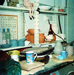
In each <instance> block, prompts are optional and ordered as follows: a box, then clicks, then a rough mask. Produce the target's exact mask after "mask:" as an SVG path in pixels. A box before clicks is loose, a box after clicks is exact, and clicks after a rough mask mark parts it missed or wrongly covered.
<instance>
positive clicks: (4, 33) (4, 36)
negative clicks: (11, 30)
mask: <svg viewBox="0 0 74 75" xmlns="http://www.w3.org/2000/svg"><path fill="white" fill-rule="evenodd" d="M2 44H6V32H5V28H3V31H2Z"/></svg>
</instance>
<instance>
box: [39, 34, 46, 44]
mask: <svg viewBox="0 0 74 75" xmlns="http://www.w3.org/2000/svg"><path fill="white" fill-rule="evenodd" d="M44 41H45V36H44V34H43V33H40V34H39V43H43V42H44Z"/></svg>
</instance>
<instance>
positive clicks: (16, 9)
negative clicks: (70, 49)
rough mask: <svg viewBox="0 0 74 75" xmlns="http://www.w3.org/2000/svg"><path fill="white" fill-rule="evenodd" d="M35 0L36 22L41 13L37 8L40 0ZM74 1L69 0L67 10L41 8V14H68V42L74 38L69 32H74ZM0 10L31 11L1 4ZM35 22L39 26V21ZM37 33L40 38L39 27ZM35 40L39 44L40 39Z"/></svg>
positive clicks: (36, 36)
mask: <svg viewBox="0 0 74 75" xmlns="http://www.w3.org/2000/svg"><path fill="white" fill-rule="evenodd" d="M34 1H35V3H34V4H35V7H34V9H35V10H34V12H36V13H35V15H36V19H35V21H34V22H39V21H38V20H39V18H38V17H39V14H38V13H37V11H36V8H38V6H39V4H38V3H39V0H34ZM73 2H74V0H67V8H68V9H67V12H58V11H57V12H56V11H47V10H46V11H45V10H40V14H56V15H66V16H67V25H65V26H66V27H65V28H66V34H67V41H68V42H70V41H72V40H73V39H71V37H74V35H73V34H72V35H71V34H70V32H69V31H70V30H71V32H73V27H74V26H73V25H74V22H73V20H72V19H71V18H73V19H74V16H73V14H74V7H73ZM0 10H10V11H23V13H28V12H29V10H28V9H26V8H25V7H10V6H1V5H0ZM70 13H71V14H70ZM36 20H37V21H36ZM34 24H35V26H36V27H35V29H36V28H38V25H39V23H34ZM37 24H38V25H37ZM70 25H71V27H69V26H70ZM72 26H73V27H72ZM71 28H72V29H71ZM35 33H36V35H35V38H39V36H38V33H39V32H38V31H37V29H36V31H35ZM69 36H70V38H69ZM70 39H71V40H70ZM35 40H37V41H35V42H36V44H38V39H35Z"/></svg>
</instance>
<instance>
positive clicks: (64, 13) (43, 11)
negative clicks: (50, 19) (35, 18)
mask: <svg viewBox="0 0 74 75" xmlns="http://www.w3.org/2000/svg"><path fill="white" fill-rule="evenodd" d="M40 13H43V14H58V15H67V12H59V11H48V10H40Z"/></svg>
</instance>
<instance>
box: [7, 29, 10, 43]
mask: <svg viewBox="0 0 74 75" xmlns="http://www.w3.org/2000/svg"><path fill="white" fill-rule="evenodd" d="M6 40H7V44H10V29H9V28H7V32H6Z"/></svg>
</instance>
